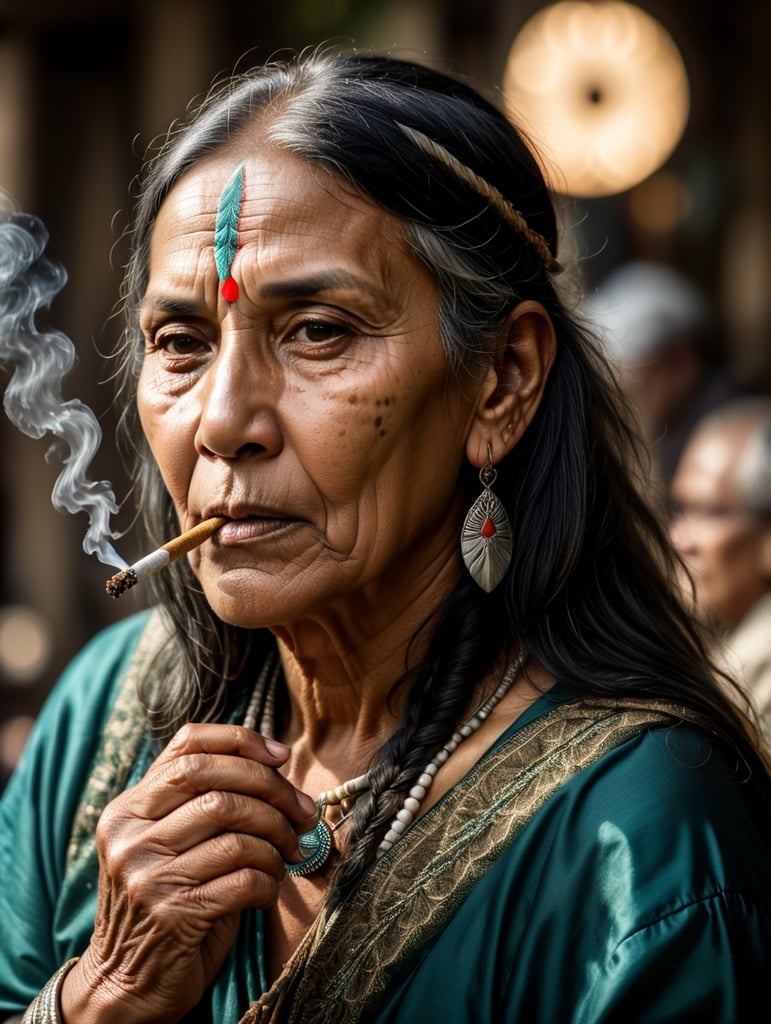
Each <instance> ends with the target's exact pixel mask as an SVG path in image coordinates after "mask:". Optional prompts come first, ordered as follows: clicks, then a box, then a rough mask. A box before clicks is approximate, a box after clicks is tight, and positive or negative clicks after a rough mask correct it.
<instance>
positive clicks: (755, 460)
mask: <svg viewBox="0 0 771 1024" xmlns="http://www.w3.org/2000/svg"><path fill="white" fill-rule="evenodd" d="M671 496H672V499H673V519H672V523H671V534H672V540H673V541H674V544H675V546H676V547H677V549H678V550H679V551H680V554H681V555H682V556H683V558H684V560H685V561H686V563H687V565H688V567H689V568H690V570H691V574H692V577H693V583H694V597H695V600H696V605H697V608H698V609H699V611H700V613H701V614H703V615H704V617H706V618H708V619H709V620H711V621H712V622H713V623H714V624H715V625H717V627H718V628H719V629H720V630H721V631H723V632H724V634H725V638H726V643H727V653H728V656H729V658H730V659H731V660H732V661H734V662H738V667H739V668H740V671H741V675H742V677H743V678H744V680H745V682H746V685H747V687H748V688H749V690H750V692H751V694H752V697H753V700H754V703H755V706H756V707H757V709H758V711H759V713H760V715H761V720H762V725H763V730H764V732H765V735H766V738H767V739H768V740H769V741H771V397H747V398H742V399H737V400H735V401H732V402H730V403H727V404H726V405H725V406H722V407H721V408H719V409H717V410H715V411H714V412H712V413H710V414H709V415H708V416H706V417H704V419H703V420H702V421H701V422H700V423H699V424H698V426H697V427H696V429H695V430H694V432H693V433H692V434H691V437H690V440H689V441H688V444H687V445H686V447H685V450H684V452H683V454H682V457H681V459H680V462H679V464H678V467H677V471H676V473H675V477H674V480H673V483H672V489H671ZM734 667H737V666H736V665H734Z"/></svg>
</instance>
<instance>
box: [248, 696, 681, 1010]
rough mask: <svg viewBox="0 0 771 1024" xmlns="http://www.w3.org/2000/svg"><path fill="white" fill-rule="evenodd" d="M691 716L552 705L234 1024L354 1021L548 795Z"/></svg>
mask: <svg viewBox="0 0 771 1024" xmlns="http://www.w3.org/2000/svg"><path fill="white" fill-rule="evenodd" d="M683 720H691V721H693V720H694V715H693V713H692V712H690V711H688V710H687V709H685V708H682V707H679V706H675V705H669V704H666V703H662V702H652V701H643V700H634V699H630V700H627V701H626V702H625V706H624V707H619V706H618V705H617V704H610V703H608V702H607V701H600V700H595V699H584V700H579V701H574V702H570V703H567V704H563V705H560V706H558V707H556V708H554V709H553V710H551V711H549V712H547V713H546V714H544V715H543V716H541V717H540V718H538V719H537V720H535V721H534V722H531V723H530V724H528V725H526V726H524V727H522V728H521V729H519V730H518V731H516V732H514V733H513V734H511V735H509V736H508V737H507V738H506V739H504V740H503V741H502V742H501V743H500V744H499V745H498V746H497V747H495V748H494V749H493V750H492V751H491V752H490V753H489V754H488V755H487V757H485V758H484V759H483V760H482V761H480V762H479V763H478V764H477V765H476V767H475V768H474V769H472V771H471V772H470V773H469V774H468V775H467V776H466V777H465V778H464V779H463V780H462V781H461V782H460V783H458V784H457V785H456V786H455V787H454V788H453V789H452V790H450V792H449V793H448V794H446V796H445V797H444V798H443V799H442V801H441V802H440V803H439V804H437V805H436V806H435V808H433V809H432V811H431V812H429V813H428V814H426V815H425V816H424V817H422V818H419V819H418V821H417V822H416V823H415V824H414V825H413V826H412V827H411V828H410V829H409V830H408V832H407V833H405V835H404V836H403V838H402V839H400V840H399V842H398V843H397V844H396V845H395V846H394V847H393V849H392V850H390V851H389V853H388V854H386V855H385V856H384V857H383V858H382V859H381V860H379V861H377V862H376V863H375V865H374V866H373V867H372V868H371V869H370V871H369V872H368V873H367V875H366V876H365V878H364V880H363V882H362V884H361V886H360V887H359V889H358V890H357V891H356V892H355V893H354V894H353V895H352V896H351V897H350V898H349V899H348V900H347V901H346V903H345V904H344V905H342V906H341V907H339V908H338V909H337V911H335V912H334V913H333V914H331V915H328V914H326V913H325V912H324V911H322V913H321V914H320V915H319V917H318V919H317V920H316V922H315V924H314V925H313V926H312V927H311V928H310V930H309V931H308V933H307V934H306V936H305V938H304V940H303V941H302V942H301V944H300V945H299V946H298V948H297V950H296V951H295V953H294V955H293V956H292V958H291V959H290V960H289V961H288V963H287V964H286V966H285V968H284V971H283V973H282V974H281V976H280V977H279V978H278V979H277V981H276V982H275V984H274V985H273V987H272V988H271V989H270V991H269V992H267V993H265V994H264V995H263V996H262V997H261V999H260V1000H259V1001H258V1002H257V1003H254V1004H253V1005H252V1007H251V1008H250V1009H249V1010H248V1011H247V1013H246V1014H245V1015H244V1016H243V1017H242V1019H241V1022H240V1024H298V1022H300V1021H312V1022H313V1024H353V1022H355V1021H359V1020H361V1019H362V1018H363V1017H364V1016H365V1015H366V1014H367V1013H368V1012H370V1011H371V1010H372V1008H373V1006H375V1005H376V1004H377V1001H378V998H379V997H380V996H381V995H382V994H383V993H384V992H385V990H386V989H387V987H388V986H389V984H390V982H391V981H392V979H393V978H394V977H396V976H397V975H398V974H399V972H400V970H401V969H402V967H403V965H405V964H409V962H410V961H411V960H412V958H413V957H414V956H415V954H416V953H417V952H418V950H419V949H420V948H421V947H422V946H424V945H425V944H426V943H429V942H430V941H431V939H432V937H433V936H435V935H436V934H438V933H439V932H440V931H441V930H442V928H443V926H444V924H445V922H446V921H448V920H449V918H450V917H451V916H452V915H453V914H454V913H455V912H456V910H457V908H458V907H459V905H460V904H461V903H462V901H463V900H464V899H465V897H466V896H467V894H468V893H469V892H470V891H471V889H472V888H473V886H474V885H475V884H476V882H477V881H478V880H479V879H480V878H481V877H482V876H483V875H484V874H485V872H487V871H488V870H489V868H490V867H491V865H492V864H493V863H494V862H495V861H496V859H497V858H498V857H499V856H500V855H501V854H502V853H503V851H504V850H505V849H506V847H507V846H509V845H510V844H511V843H512V842H513V841H514V840H515V839H516V837H517V835H518V834H519V833H520V832H521V831H522V829H523V828H524V827H525V825H526V824H527V823H528V822H529V821H530V819H531V818H532V817H533V816H534V815H535V814H536V813H537V812H538V810H539V809H540V808H541V807H543V805H544V804H545V803H546V801H547V800H548V799H549V797H550V796H552V794H553V793H554V792H555V791H556V790H557V789H558V788H559V787H560V786H561V785H562V784H563V783H564V782H565V781H566V780H567V779H568V778H570V776H571V775H573V774H574V773H575V772H578V771H580V770H581V769H582V768H584V767H586V766H587V765H589V764H591V763H592V762H593V761H595V760H596V759H597V758H599V757H601V756H602V755H603V754H605V753H607V752H608V751H610V750H611V749H613V748H614V747H615V746H617V745H619V744H621V743H623V742H624V741H625V740H627V739H629V738H631V737H633V736H635V735H637V734H638V733H640V732H642V731H644V730H646V729H650V728H661V727H665V726H672V725H676V724H677V723H679V722H682V721H683Z"/></svg>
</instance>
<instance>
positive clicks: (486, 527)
mask: <svg viewBox="0 0 771 1024" xmlns="http://www.w3.org/2000/svg"><path fill="white" fill-rule="evenodd" d="M479 532H480V533H481V534H482V536H483V537H484V538H485V540H490V538H491V537H494V536H495V535H496V533H497V532H498V531H497V530H496V529H495V523H494V522H493V521H492V519H491V518H490V517H489V516H488V517H487V519H485V521H484V522H483V523H482V529H481V530H480V531H479Z"/></svg>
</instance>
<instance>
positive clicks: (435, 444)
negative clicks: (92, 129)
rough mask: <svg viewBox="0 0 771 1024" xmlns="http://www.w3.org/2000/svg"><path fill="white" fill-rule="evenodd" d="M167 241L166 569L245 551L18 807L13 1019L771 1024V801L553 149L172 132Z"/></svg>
mask: <svg viewBox="0 0 771 1024" xmlns="http://www.w3.org/2000/svg"><path fill="white" fill-rule="evenodd" d="M132 241H133V258H132V261H131V264H130V266H129V268H128V275H127V280H126V286H125V295H124V298H125V310H126V316H127V328H126V335H125V347H124V349H123V357H124V360H123V366H124V371H125V372H124V383H125V392H124V393H125V397H126V401H127V408H128V407H129V406H130V407H132V408H133V407H134V406H136V410H137V412H138V417H139V421H140V423H141V428H142V432H141V433H142V437H143V440H142V441H135V442H134V445H135V450H136V461H137V474H138V481H139V504H140V507H141V508H142V509H143V511H144V512H145V514H146V519H147V524H148V527H149V531H150V540H151V542H152V543H154V544H158V543H161V541H162V540H164V539H165V538H168V537H169V536H172V535H173V534H175V533H178V532H179V531H180V530H181V529H186V528H188V527H192V526H195V525H196V524H197V523H200V522H202V521H204V520H206V519H208V518H210V517H212V516H218V517H221V518H222V519H224V525H222V526H221V528H220V529H219V530H218V531H217V532H216V533H215V534H214V535H213V537H212V538H211V539H209V540H207V541H205V542H204V543H203V544H202V545H200V546H199V547H198V548H196V549H195V550H194V551H193V552H192V553H191V554H190V555H189V556H188V557H187V558H183V559H180V560H178V561H176V562H174V563H173V564H171V565H170V566H169V567H168V569H166V570H163V571H162V572H161V573H159V574H158V575H157V576H155V577H153V580H154V581H155V582H156V583H157V587H158V601H157V604H156V606H155V607H154V608H153V609H152V610H149V611H147V612H142V613H138V614H134V615H131V616H129V617H127V618H126V620H125V621H123V622H121V623H119V624H118V625H116V626H113V627H111V628H110V629H108V630H107V631H106V632H104V633H102V634H101V635H100V636H97V637H96V638H95V639H94V641H93V642H92V643H91V644H90V645H89V647H88V648H87V649H86V650H85V651H84V652H83V653H82V654H81V655H80V656H79V657H78V658H77V659H76V660H75V662H74V663H73V665H72V666H71V667H70V668H69V669H68V671H67V672H66V674H65V677H64V678H63V679H62V681H61V683H60V684H59V686H58V687H57V688H56V690H55V692H54V693H53V695H52V697H51V699H50V701H49V703H48V705H47V707H46V709H45V710H44V712H43V713H42V715H41V716H40V719H39V722H38V724H37V727H36V730H35V733H34V736H33V738H32V739H31V740H30V743H29V746H28V748H27V750H26V752H25V756H24V759H23V762H22V764H21V765H20V767H19V769H18V770H17V772H16V774H15V776H14V778H13V780H12V781H11V783H10V785H9V787H8V789H7V791H6V794H5V797H4V801H3V829H2V844H3V845H2V854H1V858H2V859H1V862H0V867H1V869H2V870H0V878H1V879H2V882H1V883H0V884H1V885H2V897H1V899H0V919H2V921H3V931H2V940H1V943H0V1009H1V1010H2V1014H3V1016H4V1017H6V1018H7V1017H8V1016H9V1015H12V1014H23V1013H25V1007H27V1006H28V1004H30V1005H29V1008H28V1009H27V1010H26V1019H28V1020H31V1021H48V1022H53V1021H62V1022H66V1024H76V1022H77V1024H92V1022H93V1024H97V1022H100V1021H111V1022H114V1021H120V1022H121V1024H133V1022H135V1021H136V1022H140V1021H141V1022H147V1021H153V1022H173V1021H182V1020H184V1021H191V1022H192V1021H215V1022H217V1024H227V1022H236V1021H238V1020H239V1019H240V1020H242V1021H244V1022H250V1021H272V1022H277V1021H310V1022H323V1021H330V1022H332V1021H335V1022H337V1021H358V1020H368V1021H377V1022H386V1021H392V1022H393V1021H398V1022H399V1024H403V1022H411V1021H421V1022H426V1021H433V1020H450V1021H458V1022H467V1021H484V1022H492V1021H497V1020H511V1021H514V1020H518V1021H528V1022H531V1024H532V1022H535V1024H537V1022H557V1021H559V1022H565V1021H570V1022H594V1021H624V1022H627V1021H629V1020H643V1019H644V1020H646V1021H664V1020H668V1021H669V1020H675V1019H676V1020H678V1021H684V1020H689V1019H690V1020H699V1021H706V1020H709V1021H725V1022H728V1021H732V1022H735V1021H737V1020H740V1019H747V1017H748V1016H750V1015H751V1014H750V1010H749V1009H748V1008H749V1007H754V1006H755V1003H756V1001H758V1002H760V1003H761V1004H762V1003H763V1001H764V998H763V997H766V998H767V997H768V996H769V995H770V994H771V992H770V991H769V977H770V976H771V975H770V974H769V971H768V969H767V957H768V948H769V943H771V856H770V854H771V849H770V848H769V809H768V795H769V791H771V784H770V781H769V775H768V771H767V767H766V766H765V765H764V762H763V758H762V755H761V754H760V753H759V747H758V746H757V737H756V733H755V730H754V726H753V725H752V723H751V721H750V720H749V718H748V717H747V716H746V715H745V713H744V712H743V711H741V710H740V707H739V704H738V699H739V698H738V695H734V697H733V698H732V697H731V696H729V695H728V694H729V686H728V683H727V681H725V680H722V679H720V678H718V677H717V676H716V675H715V671H714V670H713V668H712V667H711V665H710V663H709V661H708V658H707V655H706V654H705V652H704V645H703V643H702V641H701V639H700V635H699V633H698V632H697V630H696V628H695V627H694V625H693V624H692V623H691V621H690V620H689V618H688V615H687V614H686V612H685V611H684V610H683V609H682V608H681V606H680V604H679V603H678V598H677V596H676V595H677V584H676V582H675V581H676V572H675V569H676V566H675V564H674V557H673V555H672V554H671V552H670V549H669V547H668V546H667V542H666V539H665V536H664V534H663V532H662V530H661V529H660V527H659V525H658V524H657V521H656V519H655V517H654V516H653V515H652V514H651V512H650V511H649V510H648V507H647V505H646V503H645V501H644V500H643V499H642V497H641V496H640V494H639V492H638V488H637V484H636V482H635V479H634V478H633V477H632V476H631V475H630V469H629V466H630V465H633V464H634V463H633V462H632V461H631V460H632V459H633V456H634V452H635V451H636V450H637V449H636V447H635V442H634V439H633V438H632V437H631V436H630V432H629V430H628V429H627V427H626V425H625V424H626V420H625V418H624V416H623V415H622V413H621V412H620V407H619V400H618V396H617V391H616V388H615V386H614V384H613V383H612V381H611V380H610V378H609V376H608V374H607V373H606V372H605V369H604V367H603V366H602V364H601V361H600V359H599V357H598V355H597V352H596V350H595V348H594V345H593V343H592V341H591V339H590V338H589V337H587V336H585V334H584V333H583V332H582V330H581V329H580V328H579V326H578V325H577V324H576V323H574V322H573V320H572V319H571V317H570V315H569V314H568V312H567V311H566V309H565V307H564V305H563V304H562V303H561V301H560V299H559V298H558V295H557V292H556V291H555V286H554V280H553V278H554V275H555V274H556V273H557V271H558V270H559V265H558V263H557V254H556V249H557V240H556V227H555V216H554V212H553V209H552V205H551V203H550V200H549V196H548V193H547V189H546V186H545V184H544V181H543V178H542V175H541V172H540V170H539V167H538V164H537V162H536V160H535V159H534V157H533V155H532V153H531V151H530V149H529V148H528V146H527V145H526V144H525V142H524V141H523V139H522V137H521V136H520V134H518V132H517V131H516V130H515V128H514V127H512V125H511V124H510V123H509V122H508V121H507V120H506V119H505V118H504V117H503V116H502V115H501V113H499V111H498V110H497V109H496V108H495V107H494V106H493V105H492V104H491V103H490V102H488V101H487V100H486V99H484V98H482V97H481V96H480V95H478V94H477V92H476V91H474V90H472V89H471V88H469V87H468V86H467V85H465V84H463V83H461V82H460V81H456V80H453V79H450V78H448V77H445V76H443V75H442V74H439V73H436V72H434V71H431V70H428V69H427V68H424V67H420V66H414V65H412V64H409V63H405V62H400V61H397V60H392V59H385V58H378V57H368V56H359V55H351V56H346V55H341V56H330V55H319V54H316V55H312V56H307V57H304V58H302V59H299V60H297V61H295V62H292V63H290V64H288V65H287V66H278V65H275V66H268V67H266V68H263V69H260V70H257V71H255V72H253V73H249V74H246V75H243V76H241V77H238V78H236V79H235V80H233V81H230V82H228V83H226V84H225V85H223V86H221V87H220V88H218V89H217V90H216V91H215V92H214V93H213V94H212V95H211V96H209V97H208V98H207V100H206V101H205V102H204V103H203V105H202V106H201V107H200V108H199V109H198V111H197V112H196V113H195V114H194V116H193V117H192V119H191V122H190V123H189V124H188V125H187V126H185V127H182V128H179V129H176V130H175V131H174V132H173V133H171V134H170V136H169V138H168V140H167V141H166V143H165V144H164V146H163V147H162V149H161V150H160V151H159V152H158V153H157V154H156V155H155V156H154V157H153V159H152V160H151V161H150V162H149V165H148V169H147V174H146V176H145V183H144V188H143V191H142V195H141V197H140V199H139V203H138V207H137V211H136V217H135V222H134V227H133V235H132ZM638 477H639V478H642V474H638ZM146 585H149V584H143V586H146ZM753 1012H754V1010H753Z"/></svg>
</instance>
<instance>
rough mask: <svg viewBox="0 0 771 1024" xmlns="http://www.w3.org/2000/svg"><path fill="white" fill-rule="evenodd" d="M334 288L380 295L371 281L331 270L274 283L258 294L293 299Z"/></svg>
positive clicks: (266, 296)
mask: <svg viewBox="0 0 771 1024" xmlns="http://www.w3.org/2000/svg"><path fill="white" fill-rule="evenodd" d="M336 288H355V289H356V290H357V291H361V292H367V293H368V294H369V295H376V296H381V295H382V293H381V291H380V289H379V288H377V287H376V286H375V285H373V284H372V282H371V281H367V280H365V279H364V278H361V277H357V276H356V274H351V273H349V272H348V271H347V270H332V271H330V272H329V273H324V274H315V275H313V276H310V277H300V278H297V279H295V280H293V281H274V282H273V283H271V284H265V285H263V286H262V287H261V288H260V294H261V295H262V296H263V297H264V298H266V299H294V298H301V297H302V296H305V295H318V294H319V293H320V292H328V291H334V290H335V289H336Z"/></svg>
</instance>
